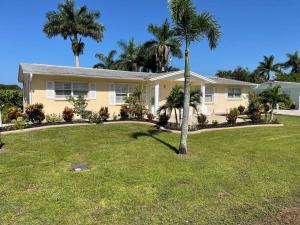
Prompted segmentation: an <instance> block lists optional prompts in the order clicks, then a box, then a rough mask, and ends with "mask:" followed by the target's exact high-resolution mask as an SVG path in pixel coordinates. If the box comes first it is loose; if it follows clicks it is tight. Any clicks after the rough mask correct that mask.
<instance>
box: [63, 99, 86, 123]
mask: <svg viewBox="0 0 300 225" xmlns="http://www.w3.org/2000/svg"><path fill="white" fill-rule="evenodd" d="M68 101H69V102H70V103H71V104H72V105H73V112H74V113H75V114H76V115H78V116H81V118H82V115H83V113H84V112H85V111H86V107H87V106H88V103H87V100H86V99H85V97H84V96H82V95H80V96H78V97H77V98H74V97H69V99H68Z"/></svg>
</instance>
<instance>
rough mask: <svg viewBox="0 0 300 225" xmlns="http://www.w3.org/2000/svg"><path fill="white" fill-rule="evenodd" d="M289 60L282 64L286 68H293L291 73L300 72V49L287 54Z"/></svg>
mask: <svg viewBox="0 0 300 225" xmlns="http://www.w3.org/2000/svg"><path fill="white" fill-rule="evenodd" d="M287 57H288V61H286V62H285V63H283V64H281V66H282V67H283V68H284V69H289V68H291V73H299V72H300V57H299V55H298V51H296V52H295V53H294V54H289V53H288V54H287Z"/></svg>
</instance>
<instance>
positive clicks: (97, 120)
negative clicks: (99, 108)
mask: <svg viewBox="0 0 300 225" xmlns="http://www.w3.org/2000/svg"><path fill="white" fill-rule="evenodd" d="M102 121H103V120H102V117H101V116H100V114H99V113H94V112H93V113H92V114H91V116H90V118H89V122H90V123H96V124H99V123H102Z"/></svg>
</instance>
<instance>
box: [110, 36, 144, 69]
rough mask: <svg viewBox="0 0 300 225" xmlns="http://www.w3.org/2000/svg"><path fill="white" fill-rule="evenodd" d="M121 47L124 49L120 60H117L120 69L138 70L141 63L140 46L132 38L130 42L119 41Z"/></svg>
mask: <svg viewBox="0 0 300 225" xmlns="http://www.w3.org/2000/svg"><path fill="white" fill-rule="evenodd" d="M118 45H119V47H120V48H121V49H122V53H121V55H120V60H118V61H117V62H116V65H117V67H118V69H120V70H126V71H138V70H139V68H140V66H141V63H140V61H139V51H140V48H141V47H140V46H139V45H137V44H136V43H135V41H134V38H131V39H130V40H129V42H128V43H127V42H125V41H122V40H121V41H119V42H118Z"/></svg>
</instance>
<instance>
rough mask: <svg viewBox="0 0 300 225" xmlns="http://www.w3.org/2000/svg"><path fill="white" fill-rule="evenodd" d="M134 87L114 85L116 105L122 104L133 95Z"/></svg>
mask: <svg viewBox="0 0 300 225" xmlns="http://www.w3.org/2000/svg"><path fill="white" fill-rule="evenodd" d="M135 87H136V85H129V84H116V85H115V94H116V104H124V103H125V101H126V98H127V97H129V96H130V95H132V94H133V92H134V88H135Z"/></svg>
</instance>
